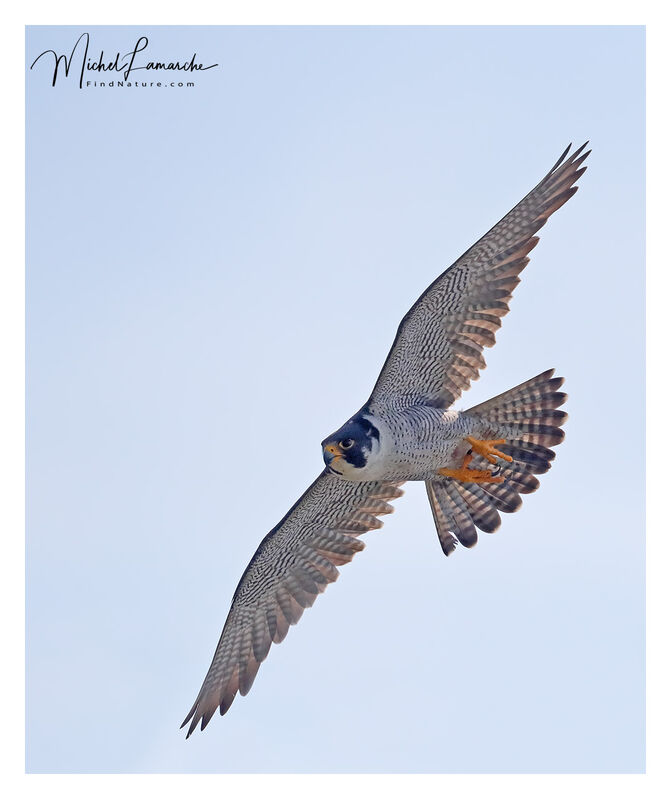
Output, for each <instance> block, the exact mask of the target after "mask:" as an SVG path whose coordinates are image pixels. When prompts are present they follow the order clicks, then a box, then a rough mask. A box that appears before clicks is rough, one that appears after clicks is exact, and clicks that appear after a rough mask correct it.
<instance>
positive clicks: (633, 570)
mask: <svg viewBox="0 0 671 799" xmlns="http://www.w3.org/2000/svg"><path fill="white" fill-rule="evenodd" d="M83 30H85V28H67V27H60V28H30V29H28V37H27V60H28V63H30V62H31V61H32V60H33V58H34V57H35V56H37V55H38V54H39V53H40V52H42V51H43V50H45V49H48V48H54V49H55V50H57V51H59V52H69V50H70V49H71V48H72V45H73V44H74V42H75V40H76V39H77V37H78V36H79V35H80V34H81V33H82V32H83ZM88 30H89V31H90V33H91V37H92V45H91V54H96V55H97V51H99V50H100V49H101V48H104V50H105V52H106V54H111V56H112V57H113V55H114V54H115V53H116V52H117V50H119V51H121V53H122V54H123V53H125V52H127V50H129V49H131V47H132V45H133V44H134V42H135V40H136V39H137V38H138V37H139V36H142V35H146V36H148V37H149V40H150V47H149V50H148V51H147V53H149V52H151V56H152V57H154V58H155V59H156V60H159V59H160V60H169V59H171V58H172V59H176V58H179V59H180V60H184V59H186V60H188V59H189V58H190V57H191V54H192V53H193V52H194V50H195V51H197V52H198V55H199V57H201V58H202V60H203V62H207V63H213V62H218V64H219V65H220V66H219V67H217V68H215V69H212V70H210V71H208V72H206V73H204V74H201V75H199V76H197V77H196V78H195V81H196V87H195V88H190V89H186V88H183V89H178V88H161V89H157V88H154V89H150V88H146V89H142V88H88V89H84V90H80V89H79V88H77V85H76V81H73V80H72V79H68V80H61V79H59V81H58V83H57V86H56V87H55V88H52V87H51V85H50V77H51V76H50V74H48V73H49V69H48V65H47V64H46V63H45V62H44V61H43V62H41V63H40V64H38V66H36V67H35V69H34V70H33V71H32V72H27V96H28V109H27V131H28V132H27V158H28V172H27V195H28V203H27V221H28V243H27V252H28V263H27V351H28V365H27V425H28V437H27V441H28V447H27V523H28V531H27V593H28V596H27V624H28V627H27V693H28V696H27V768H28V770H29V771H32V772H45V771H76V772H80V771H85V772H101V771H102V772H117V771H133V772H135V771H168V772H176V771H184V772H218V771H222V772H233V771H250V772H265V771H288V772H314V771H327V772H338V771H345V772H348V771H352V772H360V771H371V772H388V771H401V772H424V771H429V772H520V771H521V772H527V771H531V772H566V771H577V772H590V771H600V772H601V771H609V772H610V771H615V772H631V771H641V770H643V768H644V582H643V579H644V504H643V502H644V488H643V486H644V482H643V469H644V460H643V443H642V442H643V385H644V339H643V322H644V177H643V175H644V122H643V120H644V74H643V63H644V34H643V29H642V28H616V27H609V28H567V27H564V28H562V27H556V28H433V29H428V28H377V29H375V28H374V29H368V28H332V29H315V28H256V29H252V28H228V29H226V28H111V27H110V28H89V29H88ZM142 60H146V59H142ZM587 138H589V139H590V140H591V143H592V147H593V148H594V152H593V154H592V155H591V156H590V158H589V169H588V172H587V173H586V174H585V176H584V177H583V178H582V179H581V181H580V186H581V189H580V191H579V192H578V194H577V195H576V197H575V198H574V199H572V200H571V201H570V202H569V203H568V204H567V205H566V206H565V207H564V208H562V209H561V210H560V211H559V212H558V213H557V215H556V216H554V217H553V218H552V219H551V221H550V223H549V224H548V225H547V227H546V228H545V229H543V231H542V234H541V243H540V245H539V246H538V247H537V249H536V250H535V251H534V253H533V257H532V262H531V264H530V266H529V267H528V268H527V270H526V271H525V272H524V273H523V275H522V283H521V285H520V286H519V287H518V289H517V290H516V293H515V297H514V299H513V302H512V311H511V314H510V315H509V316H508V317H507V318H506V320H505V321H504V325H503V328H502V330H501V332H500V334H499V336H498V342H497V345H496V347H495V348H494V349H493V350H490V351H488V352H486V356H487V361H488V364H489V365H488V368H487V370H486V371H485V372H484V373H483V375H482V378H481V380H480V381H479V382H478V383H476V384H475V385H474V387H473V389H472V390H471V391H470V392H469V393H468V394H467V395H466V396H465V397H464V399H463V402H462V403H460V405H461V407H467V406H468V405H471V404H475V403H476V402H478V401H481V400H483V399H485V398H487V397H488V396H491V395H494V394H497V393H499V392H500V391H503V390H504V389H506V388H509V387H511V386H513V385H515V384H516V383H519V382H521V381H522V380H524V379H526V378H528V377H531V376H532V375H534V374H536V373H538V372H540V371H542V370H543V369H546V368H549V367H552V366H554V367H556V368H557V369H558V371H559V373H560V374H563V375H564V376H565V377H566V379H567V382H566V390H567V391H568V392H569V395H570V397H569V402H568V405H567V410H568V412H569V414H570V420H569V422H568V424H567V426H566V432H567V438H566V442H565V443H564V444H563V445H562V446H561V447H560V448H559V452H558V458H557V461H556V463H555V466H554V468H553V469H552V470H551V472H550V473H549V474H548V475H546V476H544V477H543V478H542V485H541V489H540V490H539V491H538V492H537V493H536V494H534V495H531V496H529V497H528V498H527V499H526V500H525V504H524V507H523V508H522V509H521V511H520V512H519V513H517V514H515V515H512V516H506V517H505V518H504V522H503V526H502V528H501V530H500V531H499V532H498V533H497V534H496V535H493V536H487V535H485V534H482V535H481V540H480V543H479V544H478V546H477V547H476V548H475V549H474V550H472V551H467V550H463V549H460V550H458V551H457V552H456V553H455V554H454V555H453V556H452V557H450V558H449V559H446V558H445V557H444V556H443V554H442V552H441V549H440V546H439V544H438V540H437V536H436V533H435V529H434V526H433V521H432V519H431V513H430V510H429V507H428V503H427V501H426V497H425V492H424V488H423V486H421V485H419V484H416V485H408V486H407V492H406V496H405V497H403V498H402V499H401V500H399V501H398V502H397V503H396V507H397V510H396V513H395V514H394V515H393V516H392V517H388V519H387V521H386V523H385V526H384V528H383V529H382V530H381V531H379V532H374V533H371V534H369V535H367V536H366V543H367V545H368V546H367V549H366V551H365V552H364V553H362V554H361V555H359V556H357V558H356V559H355V560H354V562H353V563H352V564H350V565H348V566H346V567H344V568H343V569H342V576H341V578H340V579H339V581H338V583H337V584H336V585H335V586H332V587H330V588H329V590H328V591H327V592H326V594H325V595H324V596H323V597H320V598H319V600H318V601H317V602H316V603H315V606H314V608H313V609H311V610H309V611H307V612H306V613H305V615H304V617H303V619H302V620H301V622H300V623H299V625H298V626H297V627H295V628H292V630H291V632H290V633H289V635H288V637H287V640H286V641H285V642H284V643H283V644H282V645H281V646H279V647H273V650H272V651H271V653H270V655H269V657H268V660H267V661H266V662H265V663H264V664H263V665H262V667H261V669H260V671H259V675H258V677H257V680H256V683H255V685H254V687H253V689H252V691H251V693H250V694H249V696H247V697H244V698H238V699H237V700H236V702H235V703H234V705H233V707H232V709H231V710H230V711H229V713H228V714H227V715H226V716H225V717H224V718H219V716H217V717H215V718H214V719H213V721H212V722H211V724H210V726H209V727H208V728H207V730H206V731H205V732H204V733H202V734H200V733H198V734H195V735H194V736H192V738H191V739H189V741H188V742H185V741H184V739H183V731H182V732H180V731H179V730H178V727H179V724H180V722H181V721H182V719H183V717H184V715H185V714H186V712H187V711H188V709H189V708H190V706H191V704H192V702H193V699H194V698H195V695H196V693H197V691H198V688H199V686H200V683H201V681H202V678H203V676H204V674H205V671H206V669H207V666H208V665H209V662H210V658H211V656H212V652H213V649H214V646H215V644H216V642H217V639H218V636H219V633H220V630H221V626H222V625H223V622H224V619H225V616H226V612H227V609H228V605H229V603H230V599H231V595H232V592H233V590H234V588H235V586H236V584H237V581H238V579H239V577H240V574H241V573H242V570H243V569H244V567H245V565H246V563H247V561H248V560H249V558H250V557H251V555H252V554H253V552H254V550H255V548H256V546H257V544H258V543H259V541H260V540H261V538H262V537H263V535H265V533H266V532H267V531H268V530H269V529H270V528H271V527H272V526H273V525H274V524H275V523H276V522H277V521H278V520H279V519H280V518H281V517H282V516H283V515H284V513H285V512H286V510H287V509H288V507H289V506H290V505H291V504H292V503H293V502H294V501H295V499H296V498H297V497H298V496H299V495H300V494H301V493H302V491H303V490H304V489H305V487H306V486H307V485H308V483H309V482H310V481H311V480H312V479H313V478H314V477H315V476H316V474H317V473H318V472H319V471H320V469H321V467H322V463H321V457H320V448H319V442H320V441H321V440H322V438H323V437H324V436H325V435H326V434H327V433H329V432H331V431H332V430H333V429H335V428H336V427H338V426H339V425H340V424H341V423H342V422H343V421H344V420H345V419H346V418H347V417H348V416H349V415H350V414H351V413H352V411H354V410H356V409H357V408H358V407H359V406H360V405H361V403H362V401H363V400H364V399H365V398H366V397H367V396H368V394H369V392H370V389H371V387H372V384H373V382H374V380H375V377H376V376H377V373H378V371H379V368H380V366H381V364H382V362H383V360H384V356H385V355H386V352H387V350H388V348H389V346H390V344H391V341H392V339H393V336H394V333H395V330H396V326H397V324H398V322H399V321H400V319H401V317H402V316H403V314H404V313H405V311H406V310H407V309H408V307H409V306H410V305H411V303H412V302H413V301H414V300H415V299H416V297H417V296H418V295H419V294H420V293H421V292H422V291H423V289H424V288H425V287H426V286H427V285H428V283H430V282H431V281H432V280H433V279H434V278H435V277H436V276H437V275H438V274H439V273H440V272H441V271H442V270H443V269H444V268H445V267H446V266H447V265H449V263H451V262H452V261H453V260H454V259H455V258H456V257H457V256H458V255H459V254H460V253H461V252H462V251H463V250H465V249H466V248H467V247H468V246H470V244H472V243H473V241H475V239H476V238H478V237H479V236H480V235H481V234H482V233H483V232H484V231H485V230H486V229H487V228H489V227H490V226H491V225H492V224H493V223H494V222H495V221H496V220H497V219H498V218H500V217H501V216H502V215H503V214H504V213H505V212H506V211H507V210H508V209H509V208H510V207H511V206H512V205H513V204H514V203H516V202H517V201H518V200H519V199H520V198H521V197H522V196H523V194H525V193H526V191H528V190H529V189H530V188H531V187H532V186H533V185H534V184H535V183H536V182H537V180H538V179H539V178H540V177H542V175H543V174H544V173H545V172H546V171H547V169H548V168H549V167H550V166H551V165H552V163H553V162H554V160H555V159H556V157H557V156H558V155H559V154H560V152H561V151H562V150H563V149H564V147H565V145H566V144H568V142H569V141H573V142H574V143H576V144H578V143H581V142H582V141H583V140H585V139H587ZM623 417H624V419H625V424H623ZM287 446H289V448H290V451H291V453H292V462H293V464H294V468H293V469H291V470H287V469H281V470H276V466H275V462H274V453H276V452H277V450H278V447H282V449H283V450H284V451H286V448H287Z"/></svg>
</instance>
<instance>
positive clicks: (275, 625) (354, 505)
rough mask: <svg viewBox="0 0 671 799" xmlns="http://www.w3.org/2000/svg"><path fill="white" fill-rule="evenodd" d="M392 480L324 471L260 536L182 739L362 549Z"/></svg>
mask: <svg viewBox="0 0 671 799" xmlns="http://www.w3.org/2000/svg"><path fill="white" fill-rule="evenodd" d="M400 485H401V483H399V482H395V483H391V482H366V483H355V482H350V481H348V480H342V479H340V478H339V477H336V476H335V475H332V474H328V473H327V472H326V470H325V471H324V472H322V474H321V475H320V476H319V477H318V478H317V480H315V482H314V483H313V484H312V485H311V486H310V488H308V490H307V491H306V492H305V494H303V496H302V497H301V498H300V499H299V500H298V502H297V503H296V504H295V505H294V506H293V508H292V509H291V510H290V511H289V513H288V514H287V515H286V516H285V517H284V519H282V521H281V522H280V523H279V524H278V525H277V527H275V528H274V529H273V530H271V531H270V533H268V535H267V536H266V537H265V538H264V539H263V541H262V542H261V545H260V546H259V548H258V549H257V550H256V553H255V554H254V557H253V558H252V560H251V561H250V563H249V565H248V566H247V568H246V569H245V572H244V574H243V575H242V578H241V580H240V582H239V584H238V587H237V588H236V590H235V594H234V595H233V602H232V603H231V609H230V611H229V614H228V618H227V619H226V624H225V625H224V630H223V632H222V634H221V638H220V639H219V643H218V644H217V649H216V651H215V653H214V658H213V659H212V664H211V665H210V669H209V671H208V672H207V675H206V677H205V681H204V682H203V685H202V688H201V689H200V693H199V694H198V697H197V698H196V701H195V702H194V705H193V707H192V708H191V710H190V711H189V715H188V716H187V717H186V719H184V722H183V723H182V727H183V726H184V725H185V724H187V723H188V722H189V721H191V724H190V725H189V731H188V734H187V738H188V737H189V735H191V733H192V732H193V731H194V730H195V729H196V727H197V726H198V723H199V722H200V726H201V729H204V728H205V726H206V725H207V723H208V722H209V720H210V719H211V718H212V716H213V715H214V712H215V710H216V709H217V708H219V710H220V712H221V714H222V715H223V714H224V713H225V712H226V711H227V710H228V708H229V707H230V706H231V703H232V702H233V699H234V698H235V695H236V694H237V693H238V692H240V693H241V694H242V695H243V696H244V695H245V694H247V692H248V691H249V689H250V688H251V686H252V683H253V682H254V678H255V677H256V672H257V671H258V668H259V665H260V664H261V662H262V661H263V660H264V659H265V658H266V655H267V654H268V650H269V649H270V645H271V643H273V642H274V643H280V641H282V640H283V639H284V637H285V635H286V634H287V631H288V629H289V625H291V624H296V622H297V621H298V620H299V619H300V617H301V615H302V614H303V610H304V609H305V608H308V607H310V606H311V605H312V603H313V602H314V601H315V599H316V598H317V595H318V594H319V593H321V592H322V591H324V590H325V588H326V586H327V585H328V584H329V583H332V582H333V581H334V580H336V579H337V577H338V569H337V568H336V567H337V566H341V565H342V564H344V563H348V562H349V561H350V560H352V558H353V557H354V555H355V554H356V553H357V552H360V551H361V550H362V549H363V548H364V544H363V542H362V541H359V539H358V536H360V535H361V534H362V533H366V532H368V531H369V530H372V529H374V528H378V527H382V522H381V521H380V520H379V519H378V518H377V517H378V516H382V515H383V514H385V513H391V512H392V511H393V510H394V509H393V507H392V506H391V505H389V501H390V500H392V499H396V498H397V497H400V496H401V494H402V493H403V492H402V491H401V490H400V488H399V486H400Z"/></svg>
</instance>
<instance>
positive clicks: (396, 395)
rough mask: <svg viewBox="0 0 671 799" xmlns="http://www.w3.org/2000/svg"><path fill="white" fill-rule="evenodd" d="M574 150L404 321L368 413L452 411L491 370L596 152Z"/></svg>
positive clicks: (432, 289) (484, 237)
mask: <svg viewBox="0 0 671 799" xmlns="http://www.w3.org/2000/svg"><path fill="white" fill-rule="evenodd" d="M586 146H587V144H586V143H585V144H583V145H582V147H580V148H578V149H577V150H576V151H575V152H573V153H572V154H570V155H569V151H570V149H571V148H570V145H569V147H568V148H567V149H566V150H565V151H564V153H563V154H562V156H561V158H560V159H559V160H558V161H557V163H556V164H555V165H554V166H553V167H552V169H551V170H550V171H549V172H548V174H547V175H546V176H545V177H544V178H543V179H542V180H541V182H540V183H539V184H538V185H537V186H536V188H534V189H533V190H532V191H531V192H529V194H527V196H526V197H525V198H524V199H523V200H522V201H521V202H519V203H518V204H517V205H516V206H515V207H514V208H513V209H512V211H510V212H509V213H508V214H506V216H504V217H503V219H501V221H500V222H498V223H497V224H496V225H494V227H493V228H492V229H491V230H490V231H489V232H488V233H486V234H485V235H484V236H483V237H482V238H481V239H480V240H479V241H478V242H477V243H476V244H474V245H473V246H472V247H471V248H470V249H469V250H467V251H466V252H465V253H464V254H463V255H462V256H461V258H459V259H458V260H457V261H456V262H455V263H454V264H453V265H452V266H451V267H450V268H449V269H447V270H446V271H445V272H443V274H442V275H440V277H438V278H437V280H435V281H434V282H433V283H432V284H431V285H430V286H429V288H428V289H427V290H426V291H425V292H424V294H422V296H421V297H420V298H419V299H418V300H417V302H416V303H415V304H414V305H413V306H412V308H411V309H410V310H409V311H408V313H407V314H406V315H405V317H404V318H403V320H402V322H401V324H400V326H399V329H398V332H397V334H396V338H395V340H394V343H393V345H392V348H391V350H390V352H389V355H388V356H387V360H386V361H385V363H384V366H383V367H382V371H381V373H380V376H379V378H378V380H377V383H376V385H375V388H374V389H373V393H372V394H371V397H370V399H369V401H368V403H367V404H368V407H369V408H370V410H371V411H372V412H373V413H374V412H375V410H376V408H378V407H380V406H383V407H386V408H399V407H404V406H409V405H413V404H416V403H421V402H424V403H428V404H432V405H437V406H439V407H444V408H448V407H450V406H451V405H453V404H454V402H455V401H456V400H457V399H458V398H459V397H460V396H461V393H462V391H465V390H466V389H467V388H468V387H469V386H470V383H471V380H476V379H477V378H478V376H479V372H480V370H481V369H484V367H485V361H484V358H483V356H482V350H483V348H484V347H491V346H492V345H493V344H494V343H495V334H496V331H497V330H498V328H499V327H500V326H501V317H503V316H505V315H506V314H507V313H508V310H509V308H508V305H509V302H510V299H511V296H512V292H513V290H514V288H515V286H517V284H518V283H519V282H520V279H519V277H518V276H519V274H520V272H521V271H522V270H523V269H524V267H525V266H526V265H527V263H528V262H529V257H528V256H529V253H530V252H531V250H532V249H533V248H534V247H535V246H536V244H537V243H538V238H537V237H536V236H535V235H534V234H535V233H537V232H538V230H540V228H541V227H543V225H544V224H545V223H546V222H547V220H548V218H549V217H550V215H551V214H553V213H554V212H555V211H556V210H557V209H558V208H561V206H562V205H563V204H564V203H565V202H566V201H567V200H568V199H569V198H570V197H572V196H573V194H575V192H576V191H577V190H578V187H577V186H574V185H573V184H574V183H575V182H576V181H577V180H578V178H579V177H580V176H581V175H582V174H583V172H584V171H585V169H586V167H583V166H581V165H582V163H583V161H584V160H585V159H586V158H587V156H588V155H589V153H590V151H589V150H588V151H587V152H583V150H584V149H585V147H586Z"/></svg>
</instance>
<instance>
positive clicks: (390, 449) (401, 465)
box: [367, 408, 474, 480]
mask: <svg viewBox="0 0 671 799" xmlns="http://www.w3.org/2000/svg"><path fill="white" fill-rule="evenodd" d="M385 421H386V420H385ZM473 426H474V424H473V420H472V419H469V418H468V417H466V416H464V415H463V414H461V413H459V412H458V411H444V410H441V409H439V408H421V409H417V410H413V409H411V410H410V411H406V412H404V413H403V414H399V415H398V416H397V417H395V418H393V419H391V420H389V421H387V423H386V425H385V428H384V429H383V433H382V435H381V447H380V452H379V455H378V457H377V458H376V459H375V460H374V462H372V463H371V464H370V465H371V467H372V469H371V471H374V472H375V476H374V477H369V478H367V479H375V480H430V479H432V478H433V477H435V475H436V472H437V471H438V469H444V468H447V469H458V468H460V467H461V465H462V463H463V460H464V457H465V455H466V454H467V452H468V451H469V449H470V444H469V443H468V441H466V436H468V435H471V433H473V432H474V430H473Z"/></svg>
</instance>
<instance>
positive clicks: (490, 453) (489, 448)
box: [466, 436, 512, 463]
mask: <svg viewBox="0 0 671 799" xmlns="http://www.w3.org/2000/svg"><path fill="white" fill-rule="evenodd" d="M466 441H468V443H469V444H470V445H471V449H472V451H473V452H475V453H477V454H478V455H482V457H483V458H486V459H487V460H488V461H489V462H490V463H496V459H497V458H503V460H504V461H508V463H511V462H512V458H511V457H510V455H506V454H504V453H503V452H499V450H498V449H496V445H497V444H505V443H506V440H505V438H497V439H495V440H489V441H480V440H479V439H477V438H472V437H471V436H466Z"/></svg>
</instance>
